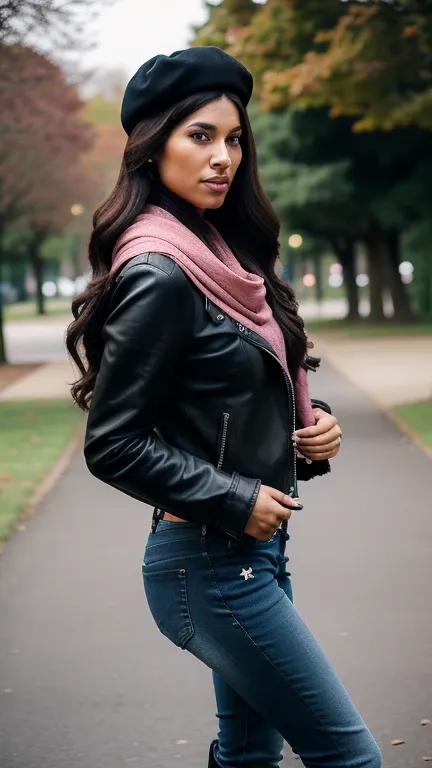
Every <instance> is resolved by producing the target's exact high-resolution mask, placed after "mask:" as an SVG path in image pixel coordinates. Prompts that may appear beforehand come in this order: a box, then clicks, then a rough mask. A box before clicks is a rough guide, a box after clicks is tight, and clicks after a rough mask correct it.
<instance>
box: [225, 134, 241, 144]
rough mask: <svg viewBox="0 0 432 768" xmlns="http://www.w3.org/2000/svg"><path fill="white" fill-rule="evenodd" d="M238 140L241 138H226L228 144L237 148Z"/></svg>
mask: <svg viewBox="0 0 432 768" xmlns="http://www.w3.org/2000/svg"><path fill="white" fill-rule="evenodd" d="M240 139H241V136H230V137H229V138H228V141H229V143H230V144H233V145H234V146H237V145H238V144H240Z"/></svg>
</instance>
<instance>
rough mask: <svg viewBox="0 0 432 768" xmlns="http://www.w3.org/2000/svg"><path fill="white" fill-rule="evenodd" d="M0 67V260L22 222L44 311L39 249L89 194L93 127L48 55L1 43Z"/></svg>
mask: <svg viewBox="0 0 432 768" xmlns="http://www.w3.org/2000/svg"><path fill="white" fill-rule="evenodd" d="M0 69H1V72H2V77H3V83H2V84H4V85H5V87H4V88H1V89H0V99H1V102H0V106H1V109H0V115H1V117H0V263H1V259H2V252H1V236H2V233H3V232H4V230H5V228H6V227H9V226H10V225H11V224H13V223H17V222H19V223H20V225H21V226H22V227H24V228H27V229H28V230H29V231H31V232H32V234H33V236H32V239H31V241H30V242H29V253H30V254H31V263H32V265H33V268H34V271H35V275H36V277H37V279H38V286H39V288H38V295H39V304H40V309H41V311H43V303H42V301H43V300H42V292H41V280H42V272H41V263H40V259H39V256H38V253H39V248H40V246H41V244H42V242H43V241H44V239H45V238H46V237H47V236H48V235H49V234H52V233H53V232H58V231H59V230H60V229H62V228H63V227H64V226H65V225H66V224H67V223H68V221H69V220H70V218H71V206H72V205H73V204H74V203H76V202H77V200H78V199H79V196H80V195H82V194H84V192H85V188H86V185H87V184H88V183H89V176H88V173H86V172H85V171H84V168H83V164H82V156H83V154H84V153H85V152H88V150H89V149H90V146H91V143H92V131H91V129H90V127H89V126H88V125H87V124H86V122H85V121H84V119H83V103H82V101H81V99H80V98H79V96H78V93H77V92H76V90H75V88H74V87H73V86H72V85H71V84H70V83H68V82H67V81H66V79H65V77H64V75H63V73H62V71H61V70H60V69H59V67H58V66H56V65H55V64H54V63H53V62H52V61H50V60H49V59H48V57H46V56H43V55H42V54H39V53H36V52H35V51H33V50H31V49H30V48H26V47H23V46H18V45H16V46H5V45H0ZM14 82H15V87H12V85H13V83H14ZM2 357H3V359H4V344H2V343H1V342H0V360H1V359H2Z"/></svg>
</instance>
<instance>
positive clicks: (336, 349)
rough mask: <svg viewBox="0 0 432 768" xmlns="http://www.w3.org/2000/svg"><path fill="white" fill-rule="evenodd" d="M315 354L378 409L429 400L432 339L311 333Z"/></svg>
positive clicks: (431, 370) (431, 389)
mask: <svg viewBox="0 0 432 768" xmlns="http://www.w3.org/2000/svg"><path fill="white" fill-rule="evenodd" d="M313 341H314V343H315V350H314V352H316V354H317V355H318V356H320V357H322V358H323V359H324V360H327V361H328V362H329V363H331V364H332V365H333V366H334V367H335V368H336V369H337V370H338V371H339V372H340V373H342V374H343V375H344V376H345V377H346V378H347V379H349V380H350V381H352V382H353V383H354V384H356V385H357V386H358V387H360V389H362V390H363V392H365V393H366V394H367V395H369V397H371V398H372V399H373V400H374V401H375V402H376V403H377V404H378V405H379V406H381V407H382V408H391V407H392V406H394V405H398V404H401V403H414V402H419V401H421V400H428V399H430V398H431V397H432V337H431V336H411V337H402V336H401V337H399V338H370V339H348V338H343V337H342V336H338V335H336V334H330V333H314V334H313Z"/></svg>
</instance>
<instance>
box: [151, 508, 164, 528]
mask: <svg viewBox="0 0 432 768" xmlns="http://www.w3.org/2000/svg"><path fill="white" fill-rule="evenodd" d="M162 517H163V510H162V509H159V507H155V508H154V510H153V516H152V525H151V532H152V533H156V528H157V527H158V524H159V520H162Z"/></svg>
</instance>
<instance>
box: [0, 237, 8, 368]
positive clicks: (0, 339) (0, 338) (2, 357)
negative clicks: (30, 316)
mask: <svg viewBox="0 0 432 768" xmlns="http://www.w3.org/2000/svg"><path fill="white" fill-rule="evenodd" d="M1 280H2V254H1V242H0V283H1ZM3 322H4V314H3V298H2V294H1V292H0V364H2V363H7V360H6V345H5V339H4V332H3Z"/></svg>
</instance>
